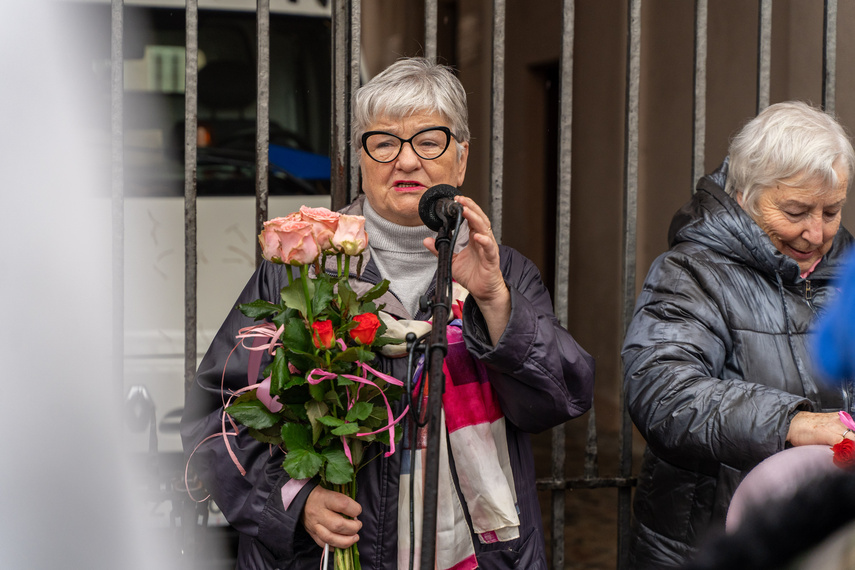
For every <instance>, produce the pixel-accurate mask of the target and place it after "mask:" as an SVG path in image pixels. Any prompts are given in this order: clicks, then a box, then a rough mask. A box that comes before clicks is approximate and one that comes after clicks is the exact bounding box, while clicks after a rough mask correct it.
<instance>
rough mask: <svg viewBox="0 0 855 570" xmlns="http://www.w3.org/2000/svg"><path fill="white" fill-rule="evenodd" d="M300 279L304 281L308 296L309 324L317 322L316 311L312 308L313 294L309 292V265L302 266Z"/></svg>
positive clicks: (307, 316)
mask: <svg viewBox="0 0 855 570" xmlns="http://www.w3.org/2000/svg"><path fill="white" fill-rule="evenodd" d="M300 280H301V281H302V282H303V294H304V295H305V296H306V318H307V319H309V326H312V323H314V322H315V315H314V311H313V310H312V296H311V295H310V294H309V266H308V265H301V266H300Z"/></svg>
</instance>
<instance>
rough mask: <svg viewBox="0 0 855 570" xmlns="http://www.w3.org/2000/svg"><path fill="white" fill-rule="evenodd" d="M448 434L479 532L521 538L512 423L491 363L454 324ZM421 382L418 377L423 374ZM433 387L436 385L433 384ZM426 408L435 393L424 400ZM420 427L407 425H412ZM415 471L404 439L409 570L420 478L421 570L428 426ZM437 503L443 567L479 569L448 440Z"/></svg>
mask: <svg viewBox="0 0 855 570" xmlns="http://www.w3.org/2000/svg"><path fill="white" fill-rule="evenodd" d="M443 370H444V372H445V391H444V394H443V398H442V404H443V410H442V411H443V413H442V421H443V424H444V425H443V426H442V432H446V430H447V433H448V438H447V440H448V444H449V445H450V446H451V453H452V455H453V457H454V464H455V470H456V474H457V480H458V482H459V484H460V491H461V492H462V493H463V498H464V499H465V501H466V507H467V508H468V512H469V516H470V518H471V520H472V530H473V531H474V532H475V535H476V536H478V539H479V540H480V541H481V542H482V543H484V544H487V543H493V542H505V541H508V540H512V539H515V538H518V537H519V515H518V512H517V506H516V502H517V498H516V490H515V488H514V479H513V474H512V473H511V465H510V457H509V454H508V444H507V434H506V432H505V418H504V415H503V414H502V410H501V408H500V406H499V401H498V398H497V397H496V393H495V391H494V390H493V387H492V385H491V384H490V382H489V379H488V377H487V370H486V368H485V367H484V365H483V364H482V363H481V362H480V361H478V360H476V359H474V358H472V356H471V355H470V354H469V351H468V350H466V345H465V343H464V340H463V333H462V331H461V329H460V328H459V327H458V326H449V327H448V354H447V355H446V357H445V362H444V364H443ZM417 377H418V374H417ZM428 388H429V384H428ZM424 398H425V402H424V403H423V405H426V400H427V395H426V394H425V396H424ZM412 425H413V424H412V422H411V423H409V424H408V426H407V428H408V429H410V428H411V427H412ZM416 441H417V443H416V450H415V453H416V457H415V470H414V472H413V473H410V453H412V450H411V449H409V446H410V438H409V434H408V433H406V432H405V434H404V456H403V457H402V460H401V478H400V487H399V493H398V568H399V570H407V569H408V568H409V558H410V528H409V525H410V518H409V517H410V481H411V479H413V478H414V479H415V482H416V484H415V486H414V488H415V492H414V497H413V498H414V505H415V507H414V513H413V519H414V527H415V560H414V566H413V567H414V569H415V570H419V559H420V557H421V543H422V538H421V537H422V528H421V526H422V520H423V503H424V462H425V451H426V450H425V447H426V442H427V436H426V428H422V429H420V430H419V433H418V437H417V439H416ZM440 441H441V444H440V465H439V489H438V493H437V495H438V498H437V529H436V569H437V570H472V569H475V568H477V567H478V561H477V560H476V559H475V548H474V545H473V543H472V536H471V533H470V529H469V526H468V524H467V522H466V516H465V513H464V506H463V504H461V501H460V498H459V497H458V495H457V492H456V490H455V488H454V479H453V475H452V473H451V466H450V463H449V456H448V448H447V444H446V438H445V437H441V438H440Z"/></svg>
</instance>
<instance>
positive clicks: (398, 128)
mask: <svg viewBox="0 0 855 570" xmlns="http://www.w3.org/2000/svg"><path fill="white" fill-rule="evenodd" d="M353 108H354V117H355V120H354V124H353V133H352V135H353V144H354V147H355V148H356V149H357V150H358V151H359V164H360V168H361V172H362V189H363V191H364V194H361V195H360V196H359V197H358V198H357V200H355V202H354V203H353V204H351V205H349V206H348V207H347V208H345V209H344V210H343V211H342V212H343V213H347V214H351V215H361V216H364V218H365V229H366V231H367V233H368V235H369V237H370V240H369V249H368V251H367V257H368V259H367V261H366V263H365V264H364V270H363V271H362V273H361V274H360V275H355V274H352V275H351V276H350V279H351V283H352V285H353V288H354V289H355V290H359V288H360V286H363V287H362V288H363V289H364V288H365V287H364V285H365V283H369V284H371V283H377V282H379V281H380V280H381V279H384V278H386V279H388V280H389V281H390V283H391V284H390V290H389V292H387V293H386V294H385V295H384V296H383V297H381V298H380V299H379V300H378V301H377V303H378V304H381V303H382V304H385V311H387V312H389V313H391V314H392V315H393V316H394V317H396V318H398V319H401V320H402V321H412V320H416V321H418V320H421V321H424V320H426V319H428V318H429V315H428V314H427V313H426V312H425V311H424V310H422V309H421V308H420V306H419V297H420V296H422V295H423V294H425V293H429V292H430V291H431V290H432V288H433V287H434V286H435V285H434V283H435V275H434V274H435V271H436V268H437V259H436V257H435V255H434V254H435V248H434V238H435V236H436V233H435V232H433V231H432V230H430V229H428V228H427V227H425V226H424V225H423V223H422V221H421V218H420V217H419V212H418V208H419V200H420V198H421V196H422V194H424V193H425V191H426V190H427V189H428V188H430V187H432V186H435V185H439V184H448V185H451V186H455V187H459V186H460V185H461V184H463V179H464V175H465V173H466V161H467V158H468V156H469V128H468V125H467V109H466V94H465V91H464V90H463V87H462V85H461V84H460V82H459V81H458V80H457V78H456V77H455V76H454V75H453V74H452V73H451V71H450V70H449V69H448V68H446V67H443V66H440V65H436V64H433V63H431V62H429V61H427V60H424V59H405V60H401V61H398V62H397V63H395V64H393V65H392V66H390V67H389V68H388V69H386V70H385V71H383V72H382V73H381V74H379V75H378V76H377V77H375V78H374V79H372V80H371V81H369V82H368V83H367V84H366V85H365V86H363V87H362V88H360V89H359V90H358V91H357V92H356V94H355V96H354V100H353ZM455 200H456V201H457V202H458V203H459V204H460V205H461V206H462V207H463V218H464V219H465V222H464V224H463V227H462V229H461V232H460V236H459V237H458V239H457V245H456V247H455V253H454V256H453V261H452V276H453V278H454V279H455V280H456V282H457V283H458V285H459V286H462V287H463V288H465V289H466V290H468V296H467V297H466V300H465V302H464V304H463V307H462V336H463V340H464V341H465V349H464V350H463V354H464V356H466V357H467V358H469V359H470V362H473V363H476V364H477V366H480V367H481V368H479V370H482V371H484V375H485V377H486V378H487V379H488V382H487V385H488V386H489V388H490V389H491V390H492V391H493V393H494V394H495V397H496V398H497V401H498V403H499V407H500V408H501V413H502V414H503V416H504V424H503V425H504V426H505V427H504V428H503V429H502V430H501V433H496V434H495V436H496V438H495V442H494V444H495V447H496V449H497V450H498V449H499V448H501V449H502V450H504V455H502V457H504V458H505V459H504V460H503V461H499V463H500V464H501V465H499V466H498V468H497V470H498V471H500V472H503V473H504V474H505V475H504V476H503V477H504V480H507V481H509V483H508V484H509V486H510V489H509V493H508V494H507V497H509V498H511V501H510V504H509V505H507V507H508V509H507V511H506V512H507V513H508V514H509V519H511V520H508V521H507V524H506V525H505V526H504V527H502V528H501V529H500V531H496V532H492V531H491V532H484V531H483V528H482V527H481V526H480V525H481V521H483V519H484V516H485V513H484V512H482V509H481V508H477V509H476V508H474V507H473V508H471V512H470V509H467V507H471V503H469V502H468V497H467V496H466V495H465V491H463V492H461V490H462V488H463V487H465V486H468V485H469V484H470V480H469V479H468V477H467V473H465V472H463V473H461V472H460V471H461V469H464V468H463V467H461V461H460V460H459V459H460V458H457V457H455V455H454V449H453V446H452V445H450V446H449V448H451V451H450V455H451V457H450V458H449V461H450V465H451V466H452V467H451V469H450V470H449V469H446V471H451V477H449V478H448V487H447V488H445V491H447V493H446V494H445V495H443V493H444V491H443V490H442V489H441V490H440V502H441V504H442V505H444V506H449V505H451V507H450V508H451V509H452V510H449V511H445V512H446V514H447V515H449V516H446V517H444V518H442V519H441V520H439V521H438V530H437V537H436V541H437V543H436V551H437V558H436V562H437V568H451V567H453V568H461V569H462V568H475V567H478V568H483V569H500V568H512V567H513V568H526V569H528V570H532V569H544V570H545V568H546V556H545V553H544V537H543V530H542V528H541V514H540V509H539V506H538V500H537V490H536V486H535V477H534V464H533V456H532V450H531V443H530V440H529V437H528V435H527V433H529V432H539V431H542V430H545V429H548V428H551V427H553V426H556V425H559V424H561V423H563V422H565V421H566V420H569V419H571V418H574V417H577V416H579V415H581V414H583V413H584V412H585V411H586V410H587V409H588V408H589V407H590V405H591V399H592V390H593V366H594V363H593V359H592V358H591V357H590V356H589V355H588V354H587V353H586V352H585V351H584V350H582V348H581V347H579V345H578V344H577V343H576V342H575V341H574V340H573V338H572V337H571V336H570V334H569V333H568V332H567V331H566V330H565V329H563V328H562V327H561V326H560V325H559V323H558V321H557V319H556V318H555V316H554V315H553V313H552V309H551V307H552V303H551V300H550V298H549V294H548V292H547V290H546V288H545V287H544V285H543V283H542V282H541V279H540V275H539V273H538V271H537V268H536V267H535V266H534V264H533V263H532V262H531V261H529V260H528V259H526V258H525V257H523V256H522V255H521V254H519V253H518V252H516V251H514V250H512V249H510V248H508V247H504V246H500V245H498V244H497V243H496V240H495V238H494V237H493V234H492V232H491V227H490V220H489V219H488V217H487V216H486V215H485V214H484V212H483V211H482V210H481V208H480V207H478V205H477V204H476V203H475V202H473V201H472V200H471V199H469V198H467V197H464V196H457V197H455ZM285 267H286V266H282V265H275V264H272V263H268V262H264V263H262V264H261V266H260V267H259V268H258V270H257V271H256V273H255V275H253V277H252V278H251V279H250V281H249V283H248V284H247V286H246V288H245V289H244V291H243V293H242V294H241V296H240V298H239V299H238V303H246V302H248V301H251V300H253V299H258V298H261V299H266V300H271V301H273V300H275V299H277V298H278V295H279V290H280V288H281V287H282V286H283V285H284V283H285V280H286V275H285V271H286V269H284V268H285ZM369 286H370V285H369ZM402 321H398V322H399V323H400V322H402ZM251 324H252V322H251V321H250V320H249V319H248V318H246V317H244V316H243V315H242V314H240V313H239V312H238V311H232V312H231V313H229V315H228V317H227V318H226V321H225V323H224V324H223V326H222V328H221V330H220V331H219V333H218V334H217V336H216V337H215V339H214V340H213V342H212V344H211V347H210V349H209V350H208V353H207V354H206V355H205V358H204V360H203V361H202V363H201V365H200V367H199V371H198V373H197V377H196V381H195V383H194V385H193V387H192V389H191V391H190V393H189V394H188V396H187V404H186V408H185V413H184V417H183V418H182V436H183V439H184V444H185V449H186V450H187V451H188V454H189V452H190V451H192V450H194V449H195V450H196V451H195V454H194V455H193V457H192V461H191V463H190V466H191V467H192V468H193V469H194V470H195V471H196V472H197V473H198V475H199V477H200V479H201V480H202V482H203V483H204V484H205V486H206V488H207V489H208V490H209V491H210V493H211V495H212V497H213V499H214V500H215V501H216V503H217V505H218V506H219V507H220V508H221V509H222V511H223V513H224V514H225V516H226V518H227V520H228V521H229V523H231V524H232V526H234V527H235V528H236V529H237V530H238V532H239V533H240V546H239V552H238V567H239V568H288V569H307V570H308V569H311V570H314V569H316V568H318V566H319V561H320V559H321V555H322V551H323V547H324V546H325V545H329V546H331V547H335V548H347V547H349V546H350V545H352V544H353V543H354V542H356V541H357V540H358V541H359V555H360V562H361V565H362V568H364V569H366V570H368V569H373V570H392V569H398V568H407V567H408V562H409V554H410V548H416V550H418V547H419V544H420V542H419V541H418V538H416V539H415V540H411V538H410V533H409V523H408V521H409V520H410V507H409V504H410V501H409V498H410V497H409V495H408V493H409V488H410V485H409V484H404V483H402V480H404V479H407V480H409V478H410V477H411V476H412V475H414V474H412V473H410V463H409V461H407V460H402V453H401V452H400V448H398V449H399V451H398V452H396V453H393V454H390V455H389V457H386V453H385V452H388V451H389V449H388V448H387V447H386V446H384V445H383V444H381V443H379V442H374V443H372V444H371V446H370V447H368V448H367V449H366V450H365V451H364V453H363V455H364V456H365V457H375V459H374V460H372V461H370V462H369V463H367V464H366V465H364V466H363V467H362V468H361V469H360V471H359V472H358V474H357V488H358V491H357V496H356V500H355V501H354V500H353V499H351V498H349V497H347V496H345V495H343V494H340V493H337V492H334V491H330V490H326V489H324V488H322V487H320V486H317V482H316V481H308V482H306V481H297V480H291V479H289V477H288V476H287V474H286V473H285V471H284V470H282V468H281V464H282V460H283V457H282V452H281V450H279V449H275V448H274V449H272V450H271V449H269V446H268V445H264V444H261V443H259V442H258V441H256V440H254V439H253V438H251V437H249V436H248V435H247V434H246V433H244V431H245V430H241V431H240V432H239V433H238V435H237V436H236V437H235V438H234V440H233V441H232V443H231V448H232V449H233V450H234V453H235V454H236V455H237V457H238V459H239V460H240V463H241V464H242V465H243V466H244V467H245V468H246V471H247V472H246V475H245V476H242V475H241V474H240V473H238V471H237V469H235V465H234V463H233V461H232V459H231V458H230V457H229V455H228V451H227V449H226V447H225V446H224V445H223V442H222V438H216V437H215V438H211V439H208V440H206V438H209V436H210V435H211V434H216V433H219V432H220V431H221V425H222V423H221V421H222V420H221V416H222V413H223V409H222V408H223V396H222V394H221V389H222V388H221V386H222V387H225V389H227V390H229V389H231V390H236V389H238V388H240V387H243V386H246V385H247V381H248V379H247V363H246V359H247V355H246V352H247V351H243V352H241V351H238V352H235V353H234V354H232V355H231V357H230V359H231V360H229V363H228V367H227V368H224V365H225V362H226V360H227V357H229V356H228V355H229V353H230V351H231V350H232V348H233V347H234V346H235V335H236V334H237V332H238V330H239V329H241V327H245V326H247V325H251ZM467 354H468V356H467ZM236 358H237V359H239V360H240V359H243V362H242V363H241V362H240V361H238V362H234V359H236ZM378 360H379V362H376V363H375V364H374V366H375V368H377V369H378V370H382V371H383V372H385V373H388V374H391V375H392V376H395V377H396V378H398V379H401V380H403V379H404V377H405V376H406V370H407V362H406V360H407V359H406V358H392V357H387V356H379V357H378ZM264 364H266V363H263V364H262V367H261V368H262V369H263V367H264ZM447 364H448V362H447ZM451 372H452V375H453V373H454V370H452V371H451ZM250 381H251V382H255V381H256V380H255V378H250ZM401 410H403V402H401V406H400V407H399V409H398V411H397V412H396V413H395V416H396V417H397V416H398V414H399V413H400V411H401ZM443 439H444V438H443ZM200 442H201V443H200ZM197 447H198V449H197ZM455 460H457V461H455ZM413 478H414V479H417V477H413ZM481 491H482V493H483V494H484V495H490V494H491V493H492V492H493V490H492V489H481ZM415 495H416V496H415V497H414V498H413V500H414V502H415V503H416V506H415V509H414V511H413V517H412V518H413V519H415V523H416V528H419V526H420V522H421V517H420V516H419V513H420V510H419V509H420V507H419V505H418V495H419V491H418V490H416V493H415ZM476 499H477V501H476V503H475V504H481V502H480V501H481V499H480V497H476ZM455 509H456V510H455ZM487 514H488V515H489V514H490V513H487ZM438 518H440V517H438ZM446 522H447V523H448V524H446ZM414 543H415V544H414ZM415 560H416V561H418V560H419V556H418V554H416V556H415Z"/></svg>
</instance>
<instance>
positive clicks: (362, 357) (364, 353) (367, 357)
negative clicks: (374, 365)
mask: <svg viewBox="0 0 855 570" xmlns="http://www.w3.org/2000/svg"><path fill="white" fill-rule="evenodd" d="M356 354H357V355H358V358H357V360H359V361H360V362H366V363H368V362H373V361H374V358H375V355H374V353H373V352H371V351H370V350H366V349H365V348H363V347H361V346H358V347H356Z"/></svg>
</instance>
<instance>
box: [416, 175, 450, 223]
mask: <svg viewBox="0 0 855 570" xmlns="http://www.w3.org/2000/svg"><path fill="white" fill-rule="evenodd" d="M458 194H460V192H458V191H457V188H455V187H454V186H451V185H450V184H437V185H436V186H431V187H430V188H428V189H427V190H425V193H424V194H422V197H421V199H420V200H419V217H420V218H421V219H422V222H423V223H424V225H426V226H427V227H429V228H430V229H432V230H433V231H435V232H438V231H439V230H440V229H442V226H444V225H445V223H446V222H447V221H448V220H450V219H453V218H455V217H456V216H457V212H459V211H460V204H458V203H457V202H455V201H454V197H455V196H457V195H458Z"/></svg>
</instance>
